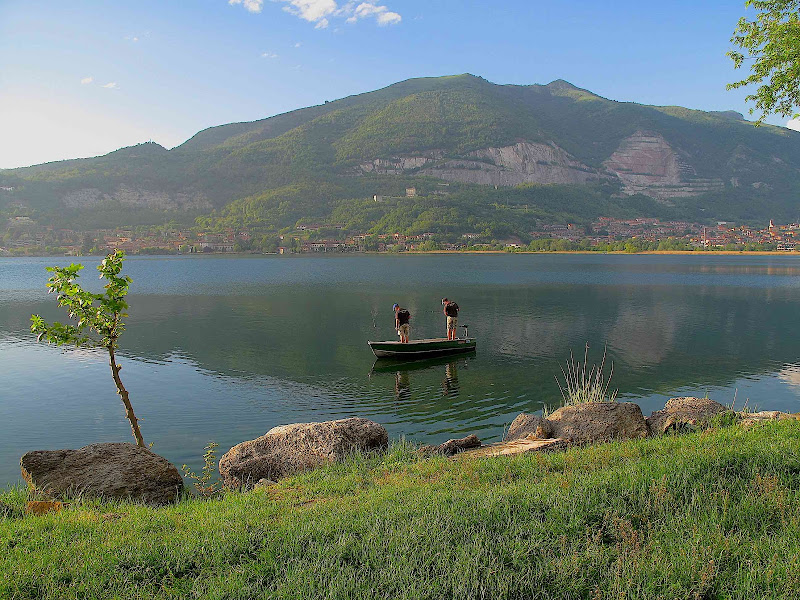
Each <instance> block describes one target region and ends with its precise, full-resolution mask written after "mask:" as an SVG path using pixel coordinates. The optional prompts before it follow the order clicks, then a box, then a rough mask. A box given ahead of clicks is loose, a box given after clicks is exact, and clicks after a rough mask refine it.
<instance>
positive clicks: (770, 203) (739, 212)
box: [0, 75, 800, 232]
mask: <svg viewBox="0 0 800 600" xmlns="http://www.w3.org/2000/svg"><path fill="white" fill-rule="evenodd" d="M406 187H416V188H417V190H418V192H419V193H420V194H421V195H423V196H424V198H418V199H411V200H408V201H401V200H399V199H398V198H401V197H404V196H405V189H406ZM0 188H3V189H0V211H2V210H5V211H6V212H8V211H12V210H13V211H16V213H15V214H19V213H20V211H29V212H31V213H32V214H34V215H35V218H37V219H38V220H40V221H41V222H43V223H45V222H50V223H55V224H67V225H71V226H74V227H90V226H102V225H104V224H116V225H132V224H140V223H141V224H146V223H149V222H152V223H163V222H164V221H166V220H170V219H172V220H176V221H179V222H181V221H182V222H192V221H193V220H194V219H195V218H196V217H201V222H202V223H204V224H206V225H209V226H211V225H215V224H216V225H219V224H225V225H231V226H242V225H248V226H251V227H261V228H263V229H264V230H278V229H281V228H285V227H291V226H294V225H295V224H296V223H297V222H298V221H299V220H303V219H305V220H306V221H310V220H311V221H313V220H317V221H319V220H323V221H326V222H331V223H337V224H338V225H341V226H346V227H348V228H351V229H353V230H355V229H359V228H361V229H362V230H365V228H366V229H372V230H375V231H377V230H378V229H381V230H387V231H388V230H389V229H391V228H392V227H396V228H400V229H406V230H408V229H415V230H416V229H420V228H425V227H428V228H429V229H427V230H429V231H430V230H433V231H451V232H452V231H456V230H463V231H467V230H477V231H479V230H482V229H481V228H483V227H490V228H491V227H494V226H495V225H496V224H497V223H498V222H500V221H502V222H505V228H506V229H510V230H514V229H515V228H520V227H522V228H524V227H527V226H528V224H529V222H535V220H536V219H555V220H577V221H579V222H580V221H585V220H586V219H588V218H592V217H594V216H600V215H602V214H607V215H608V216H620V215H647V216H672V217H680V218H686V219H695V220H713V219H723V220H736V221H742V220H744V221H758V220H761V221H763V220H766V219H770V218H774V219H777V220H795V219H798V216H799V214H800V205H799V203H798V197H799V195H798V192H800V134H798V133H796V132H793V131H790V130H788V129H783V128H779V127H772V126H761V127H758V128H756V127H754V126H753V125H752V123H749V122H748V121H746V120H744V119H743V117H742V115H740V114H739V113H735V112H732V111H727V112H703V111H697V110H690V109H686V108H681V107H674V106H665V107H660V106H646V105H641V104H636V103H632V102H616V101H613V100H608V99H606V98H602V97H600V96H598V95H596V94H593V93H592V92H590V91H587V90H584V89H581V88H578V87H576V86H574V85H572V84H570V83H568V82H566V81H563V80H557V81H554V82H552V83H549V84H547V85H526V86H519V85H496V84H493V83H490V82H488V81H486V80H485V79H482V78H480V77H476V76H473V75H458V76H449V77H436V78H422V79H411V80H408V81H403V82H400V83H397V84H394V85H391V86H389V87H386V88H383V89H380V90H376V91H373V92H368V93H365V94H360V95H356V96H350V97H347V98H343V99H340V100H336V101H333V102H326V103H325V104H323V105H320V106H313V107H309V108H304V109H299V110H295V111H292V112H289V113H285V114H281V115H276V116H274V117H270V118H267V119H263V120H259V121H253V122H249V123H232V124H228V125H221V126H218V127H212V128H209V129H206V130H203V131H200V132H198V133H197V134H196V135H194V136H193V137H192V138H190V139H189V140H187V141H186V142H184V143H183V144H181V145H180V146H178V147H176V148H173V149H172V150H166V149H164V148H163V147H161V146H159V145H158V144H154V143H152V142H149V143H146V144H140V145H138V146H134V147H131V148H123V149H120V150H117V151H115V152H112V153H110V154H107V155H105V156H100V157H96V158H89V159H79V160H70V161H62V162H55V163H48V164H43V165H36V166H32V167H26V168H21V169H12V170H5V171H0ZM8 188H13V190H11V191H9V190H8ZM373 195H378V196H385V197H387V198H394V200H392V201H390V202H388V203H375V202H373V201H372V197H373ZM519 206H525V213H524V214H525V215H527V216H526V217H525V218H524V219H522V222H520V219H519V218H517V217H518V216H519V215H517V216H516V217H515V216H514V213H513V211H512V212H509V213H508V214H501V213H503V210H504V209H506V208H509V207H512V208H513V207H519ZM504 220H505V221H504ZM493 224H494V225H493ZM376 228H377V229H376Z"/></svg>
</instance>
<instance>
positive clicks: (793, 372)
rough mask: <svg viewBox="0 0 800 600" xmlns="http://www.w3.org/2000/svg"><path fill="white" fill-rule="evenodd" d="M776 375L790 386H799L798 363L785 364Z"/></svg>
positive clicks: (799, 372) (799, 371)
mask: <svg viewBox="0 0 800 600" xmlns="http://www.w3.org/2000/svg"><path fill="white" fill-rule="evenodd" d="M778 377H779V378H780V379H781V380H783V381H785V382H786V383H788V384H789V385H791V386H794V387H796V388H800V365H787V366H785V367H784V368H783V369H781V370H780V371H778Z"/></svg>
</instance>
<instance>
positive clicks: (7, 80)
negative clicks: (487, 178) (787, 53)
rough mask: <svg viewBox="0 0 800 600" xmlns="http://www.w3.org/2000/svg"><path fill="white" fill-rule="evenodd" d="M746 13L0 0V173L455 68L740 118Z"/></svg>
mask: <svg viewBox="0 0 800 600" xmlns="http://www.w3.org/2000/svg"><path fill="white" fill-rule="evenodd" d="M745 14H747V13H746V12H745V9H744V1H743V0H741V1H728V2H722V1H716V0H706V1H704V2H697V1H693V2H688V1H683V0H679V1H669V0H664V1H662V2H647V1H641V0H640V1H637V2H634V1H630V0H617V1H616V2H613V3H609V2H599V1H594V0H593V1H589V0H572V1H568V2H567V1H557V0H550V1H549V2H544V1H539V0H494V1H491V2H489V1H487V2H478V1H456V0H375V1H374V2H362V1H360V0H359V1H358V2H348V0H232V1H229V0H158V1H154V0H136V1H112V0H106V1H92V0H84V1H81V0H75V1H72V2H64V1H63V0H61V1H58V2H51V1H46V0H42V1H39V2H31V1H27V0H0V140H2V142H0V168H9V167H15V166H22V165H29V164H35V163H40V162H46V161H51V160H59V159H64V158H76V157H83V156H93V155H97V154H103V153H106V152H110V151H112V150H114V149H116V148H119V147H122V146H127V145H131V144H135V143H138V142H142V141H146V140H149V139H152V140H154V141H156V142H158V143H160V144H162V145H164V146H167V147H172V146H175V145H177V144H179V143H181V142H183V141H184V140H186V139H187V138H189V137H191V136H192V135H193V134H194V133H196V132H197V131H199V130H201V129H203V128H206V127H209V126H212V125H219V124H222V123H229V122H232V121H250V120H254V119H259V118H264V117H267V116H270V115H274V114H277V113H281V112H285V111H287V110H292V109H295V108H300V107H303V106H309V105H313V104H319V103H322V102H323V101H325V100H332V99H336V98H341V97H343V96H347V95H350V94H356V93H361V92H365V91H369V90H373V89H377V88H380V87H384V86H386V85H390V84H391V83H394V82H396V81H401V80H404V79H408V78H410V77H422V76H436V75H451V74H456V73H467V72H468V73H473V74H475V75H480V76H482V77H485V78H486V79H488V80H489V81H493V82H495V83H515V84H531V83H548V82H550V81H552V80H554V79H559V78H561V79H566V80H567V81H570V82H571V83H573V84H575V85H577V86H580V87H583V88H586V89H589V90H591V91H593V92H595V93H597V94H600V95H601V96H605V97H607V98H611V99H614V100H629V101H636V102H642V103H645V104H659V105H669V104H674V105H681V106H687V107H690V108H699V109H703V110H729V109H733V110H737V111H739V112H742V113H745V114H746V113H747V110H748V108H749V107H748V106H747V105H746V104H745V102H744V96H745V92H744V91H730V92H729V91H726V90H725V84H726V83H728V82H730V81H733V80H734V79H736V78H737V76H739V75H740V74H742V75H743V74H744V72H743V71H740V72H737V71H735V70H734V69H733V67H732V63H731V61H730V59H729V58H727V57H726V56H725V53H726V52H727V51H728V50H729V49H730V42H729V39H730V37H731V33H732V32H733V30H734V29H735V27H736V22H737V20H738V18H739V17H740V16H742V15H745ZM751 14H752V13H751ZM769 122H771V123H775V124H782V123H784V122H785V119H783V120H781V119H777V118H772V119H770V120H769Z"/></svg>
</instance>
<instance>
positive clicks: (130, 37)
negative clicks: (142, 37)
mask: <svg viewBox="0 0 800 600" xmlns="http://www.w3.org/2000/svg"><path fill="white" fill-rule="evenodd" d="M125 39H126V40H128V41H131V42H138V41H139V36H137V35H126V36H125Z"/></svg>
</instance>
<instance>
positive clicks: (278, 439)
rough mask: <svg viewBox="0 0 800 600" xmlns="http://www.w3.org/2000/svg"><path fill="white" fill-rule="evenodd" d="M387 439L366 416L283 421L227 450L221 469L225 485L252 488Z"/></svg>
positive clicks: (381, 444)
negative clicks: (282, 423)
mask: <svg viewBox="0 0 800 600" xmlns="http://www.w3.org/2000/svg"><path fill="white" fill-rule="evenodd" d="M388 443H389V434H388V433H387V432H386V429H384V428H383V426H381V425H379V424H378V423H375V422H373V421H368V420H367V419H360V418H351V419H340V420H338V421H325V422H323V423H295V424H293V425H283V426H281V427H274V428H272V429H270V430H269V431H268V432H267V433H266V434H264V435H262V436H261V437H259V438H256V439H254V440H250V441H247V442H242V443H241V444H237V445H236V446H234V447H233V448H231V449H230V450H228V452H226V453H225V455H224V456H223V457H222V458H221V459H220V461H219V472H220V475H222V481H223V483H224V485H225V486H226V487H229V488H243V487H245V488H249V487H251V486H252V485H253V484H255V483H256V482H258V481H260V480H261V479H270V480H273V481H275V480H277V479H280V478H281V477H287V476H289V475H292V474H294V473H297V472H299V471H303V470H306V469H313V468H315V467H319V466H321V465H324V464H326V463H329V462H333V461H337V460H341V459H342V458H344V457H345V456H347V455H348V454H350V453H352V452H369V451H371V450H377V449H380V448H385V447H386V446H387V445H388Z"/></svg>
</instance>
